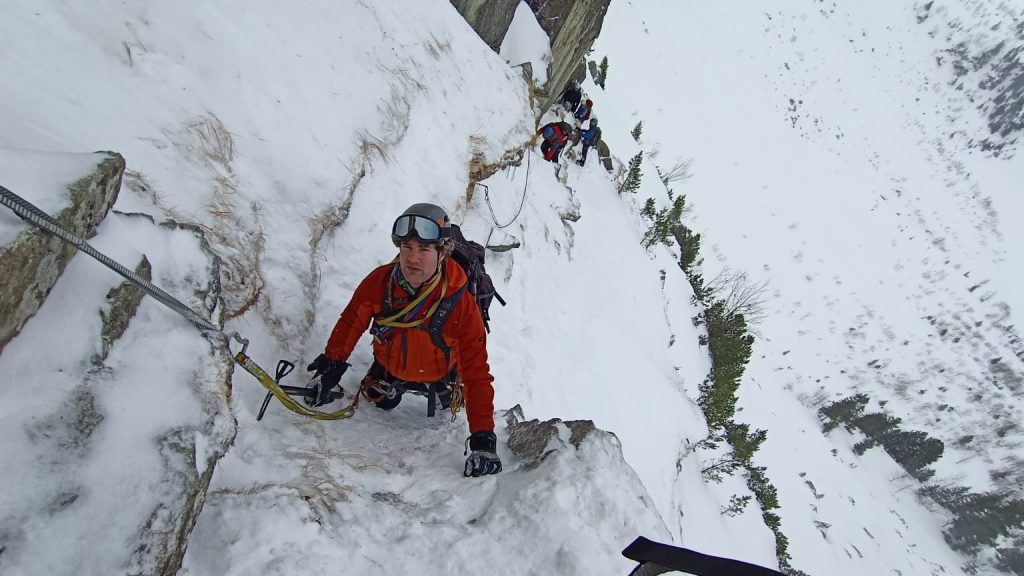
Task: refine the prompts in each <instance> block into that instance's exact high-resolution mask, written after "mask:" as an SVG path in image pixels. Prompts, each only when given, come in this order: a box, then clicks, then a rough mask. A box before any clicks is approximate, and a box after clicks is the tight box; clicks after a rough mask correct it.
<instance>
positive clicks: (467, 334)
mask: <svg viewBox="0 0 1024 576" xmlns="http://www.w3.org/2000/svg"><path fill="white" fill-rule="evenodd" d="M396 266H398V263H397V262H396V263H390V264H385V265H383V266H380V267H379V268H377V269H375V270H374V271H373V272H370V274H369V275H368V276H367V277H366V278H364V279H363V281H362V282H361V283H360V284H359V287H357V288H356V291H355V293H354V294H353V295H352V300H350V301H349V303H348V306H346V307H345V310H344V311H342V313H341V317H340V318H338V322H337V323H336V324H335V325H334V330H333V331H332V332H331V337H330V339H329V340H328V341H327V350H326V354H327V357H328V358H330V359H332V360H347V359H348V357H349V355H350V354H351V353H352V349H353V348H355V345H356V343H357V342H358V341H359V337H360V336H361V335H362V333H363V332H365V331H367V329H368V328H370V324H371V322H372V321H373V318H374V316H376V315H377V314H380V313H381V312H382V311H383V308H384V296H385V294H384V292H385V290H387V288H388V286H389V285H392V284H394V286H393V292H392V298H393V302H392V307H393V308H401V306H403V305H404V304H405V303H406V302H408V300H410V297H409V295H408V293H406V292H405V290H403V289H402V288H401V287H400V286H398V285H397V283H392V282H389V280H390V278H391V274H392V272H393V270H394V268H395V267H396ZM466 281H467V278H466V273H465V271H463V270H462V267H461V266H459V265H458V264H457V263H456V262H455V261H453V260H452V259H451V258H447V259H446V260H445V270H444V277H443V278H442V279H441V282H442V284H443V283H445V282H447V291H446V295H447V296H451V295H452V294H454V293H455V292H456V291H457V290H459V289H460V288H462V287H463V286H465V285H466ZM440 297H441V286H440V285H439V286H438V287H437V289H436V290H435V291H434V293H433V294H431V295H430V297H429V298H428V299H427V300H426V302H425V303H424V306H423V309H424V310H427V309H429V307H430V306H431V305H432V304H433V303H434V302H436V301H438V300H439V299H440ZM429 323H430V321H429V319H427V320H426V321H425V322H424V323H423V324H422V325H421V326H417V327H413V328H393V329H392V331H391V332H390V333H389V334H388V335H387V337H386V339H385V341H382V340H381V339H379V338H377V337H374V339H373V356H374V358H376V359H377V361H378V362H380V364H381V365H383V366H384V368H385V369H386V370H387V371H388V372H389V373H390V374H391V375H393V376H394V377H396V378H398V379H400V380H405V381H406V382H422V383H430V382H437V381H439V380H442V379H443V378H444V377H445V376H446V375H447V374H448V373H449V372H451V370H452V368H455V369H456V370H457V372H458V375H459V378H460V379H461V380H462V386H463V388H462V392H463V395H464V396H465V398H466V418H467V419H468V420H469V431H470V432H471V433H472V432H479V431H481V430H494V387H493V386H492V385H491V383H492V382H493V381H494V377H493V376H491V368H490V366H489V365H488V363H487V333H486V331H485V330H484V321H483V318H482V317H481V316H480V309H479V308H478V307H477V305H476V302H474V299H473V296H472V295H471V294H469V293H468V290H467V291H465V292H463V294H462V297H460V298H459V301H458V303H457V304H456V306H455V308H454V309H453V310H452V314H451V316H450V317H449V318H448V322H447V323H446V324H445V326H444V330H443V331H442V333H441V335H442V337H443V338H444V341H445V343H446V344H447V345H448V346H449V347H450V348H451V362H450V364H446V362H445V355H444V351H443V350H441V349H440V348H438V347H437V346H436V345H435V344H434V343H433V341H431V339H430V333H429V332H428V331H427V327H428V326H429Z"/></svg>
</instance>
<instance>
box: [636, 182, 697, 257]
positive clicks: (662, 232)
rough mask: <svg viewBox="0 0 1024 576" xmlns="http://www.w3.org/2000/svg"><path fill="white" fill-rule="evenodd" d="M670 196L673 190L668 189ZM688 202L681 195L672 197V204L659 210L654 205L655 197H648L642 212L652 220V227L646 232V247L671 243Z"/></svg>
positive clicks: (670, 196) (644, 243) (644, 240)
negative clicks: (673, 233) (670, 240)
mask: <svg viewBox="0 0 1024 576" xmlns="http://www.w3.org/2000/svg"><path fill="white" fill-rule="evenodd" d="M668 196H669V198H672V191H671V190H669V191H668ZM685 204H686V197H685V196H682V195H679V196H676V197H675V198H672V206H669V207H667V208H662V209H661V210H657V209H656V208H655V206H654V198H648V199H647V202H646V203H645V204H644V208H643V210H641V211H640V214H641V215H642V216H644V217H646V218H648V219H649V220H653V222H651V227H650V229H648V230H647V232H646V233H645V234H644V239H643V240H642V243H643V245H644V247H645V248H650V247H651V246H654V245H655V244H671V242H669V238H670V237H671V236H672V232H673V230H674V229H675V228H676V227H677V226H679V219H680V218H682V217H683V210H684V208H685Z"/></svg>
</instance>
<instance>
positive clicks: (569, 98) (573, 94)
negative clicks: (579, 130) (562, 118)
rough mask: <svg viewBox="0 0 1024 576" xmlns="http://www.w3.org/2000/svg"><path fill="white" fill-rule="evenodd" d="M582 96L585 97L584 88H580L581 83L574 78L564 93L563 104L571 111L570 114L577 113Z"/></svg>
mask: <svg viewBox="0 0 1024 576" xmlns="http://www.w3.org/2000/svg"><path fill="white" fill-rule="evenodd" d="M581 98H583V90H582V89H580V83H579V82H577V81H575V80H573V81H572V83H571V84H569V87H568V88H566V89H565V92H564V93H563V94H562V105H563V106H565V109H566V110H568V111H569V114H575V113H576V108H578V107H579V105H580V99H581Z"/></svg>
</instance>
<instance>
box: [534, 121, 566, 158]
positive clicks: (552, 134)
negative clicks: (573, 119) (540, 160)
mask: <svg viewBox="0 0 1024 576" xmlns="http://www.w3.org/2000/svg"><path fill="white" fill-rule="evenodd" d="M571 133H572V126H570V125H569V123H568V122H551V123H550V124H545V125H544V127H542V128H541V129H540V130H538V131H537V134H540V135H541V136H543V137H544V141H543V142H541V144H540V151H541V152H543V153H544V159H545V160H547V161H548V162H554V163H556V164H557V163H558V155H559V154H561V153H562V148H565V145H566V143H568V142H569V134H571Z"/></svg>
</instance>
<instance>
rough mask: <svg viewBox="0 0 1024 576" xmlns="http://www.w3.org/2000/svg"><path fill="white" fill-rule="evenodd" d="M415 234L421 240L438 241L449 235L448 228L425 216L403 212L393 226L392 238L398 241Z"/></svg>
mask: <svg viewBox="0 0 1024 576" xmlns="http://www.w3.org/2000/svg"><path fill="white" fill-rule="evenodd" d="M413 235H415V237H416V238H417V239H419V240H420V241H421V242H428V243H431V244H433V243H436V242H440V241H441V240H443V239H445V238H447V237H448V230H447V229H445V228H442V227H441V225H439V224H438V223H437V222H434V221H433V220H431V219H430V218H427V217H425V216H417V215H415V214H403V215H401V216H399V217H398V219H397V220H395V224H394V225H393V226H392V227H391V238H392V239H393V240H395V241H396V242H401V241H402V240H407V239H408V238H410V237H411V236H413Z"/></svg>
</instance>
